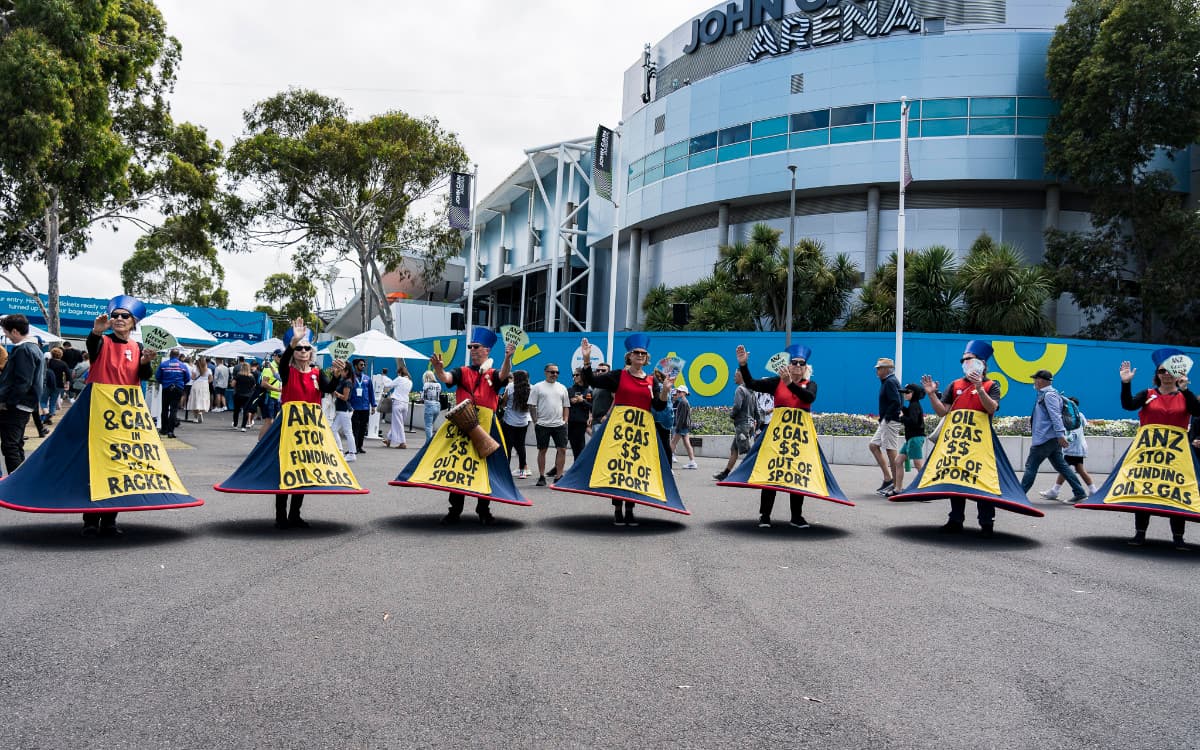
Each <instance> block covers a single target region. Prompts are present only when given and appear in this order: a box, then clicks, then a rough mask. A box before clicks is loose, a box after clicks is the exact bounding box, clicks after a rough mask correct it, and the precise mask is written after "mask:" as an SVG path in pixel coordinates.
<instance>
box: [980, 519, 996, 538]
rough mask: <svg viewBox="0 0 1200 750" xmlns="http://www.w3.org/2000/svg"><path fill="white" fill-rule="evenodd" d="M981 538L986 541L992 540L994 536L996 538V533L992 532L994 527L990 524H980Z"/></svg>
mask: <svg viewBox="0 0 1200 750" xmlns="http://www.w3.org/2000/svg"><path fill="white" fill-rule="evenodd" d="M979 536H981V537H983V538H984V539H991V538H992V537H993V536H995V532H993V531H992V525H991V524H990V523H984V524H980V525H979Z"/></svg>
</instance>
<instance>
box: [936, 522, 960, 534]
mask: <svg viewBox="0 0 1200 750" xmlns="http://www.w3.org/2000/svg"><path fill="white" fill-rule="evenodd" d="M962 530H963V522H962V521H947V522H946V525H945V526H940V527H938V531H939V532H941V533H943V534H961V533H962Z"/></svg>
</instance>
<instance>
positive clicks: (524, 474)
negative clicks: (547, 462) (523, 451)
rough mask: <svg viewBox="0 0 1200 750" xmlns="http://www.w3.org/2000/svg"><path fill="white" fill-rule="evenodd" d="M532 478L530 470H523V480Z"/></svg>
mask: <svg viewBox="0 0 1200 750" xmlns="http://www.w3.org/2000/svg"><path fill="white" fill-rule="evenodd" d="M531 476H533V475H532V474H530V473H529V469H521V479H528V478H529V477H531Z"/></svg>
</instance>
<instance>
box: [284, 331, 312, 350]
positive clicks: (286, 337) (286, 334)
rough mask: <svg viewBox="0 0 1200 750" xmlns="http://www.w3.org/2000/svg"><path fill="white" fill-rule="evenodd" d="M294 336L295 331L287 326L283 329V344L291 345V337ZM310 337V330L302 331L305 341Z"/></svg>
mask: <svg viewBox="0 0 1200 750" xmlns="http://www.w3.org/2000/svg"><path fill="white" fill-rule="evenodd" d="M295 336H296V332H295V331H294V330H292V329H291V328H289V329H287V330H286V331H284V332H283V345H284V346H291V345H292V339H293V338H295ZM311 338H312V331H309V330H305V332H304V340H305V341H310V340H311ZM279 353H280V354H282V353H283V352H279Z"/></svg>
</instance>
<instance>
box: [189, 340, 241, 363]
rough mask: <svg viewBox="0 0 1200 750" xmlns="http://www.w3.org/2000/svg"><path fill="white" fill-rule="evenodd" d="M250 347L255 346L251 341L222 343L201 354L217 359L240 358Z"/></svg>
mask: <svg viewBox="0 0 1200 750" xmlns="http://www.w3.org/2000/svg"><path fill="white" fill-rule="evenodd" d="M250 346H253V344H251V343H250V342H249V341H222V342H221V343H219V344H217V345H216V346H214V347H211V348H209V349H205V350H204V351H202V352H200V356H202V357H210V358H211V357H216V358H217V359H229V358H233V357H240V356H242V353H243V352H245V351H246V348H247V347H250Z"/></svg>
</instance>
